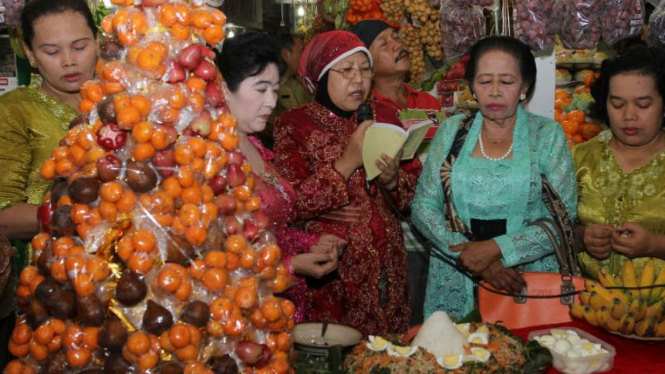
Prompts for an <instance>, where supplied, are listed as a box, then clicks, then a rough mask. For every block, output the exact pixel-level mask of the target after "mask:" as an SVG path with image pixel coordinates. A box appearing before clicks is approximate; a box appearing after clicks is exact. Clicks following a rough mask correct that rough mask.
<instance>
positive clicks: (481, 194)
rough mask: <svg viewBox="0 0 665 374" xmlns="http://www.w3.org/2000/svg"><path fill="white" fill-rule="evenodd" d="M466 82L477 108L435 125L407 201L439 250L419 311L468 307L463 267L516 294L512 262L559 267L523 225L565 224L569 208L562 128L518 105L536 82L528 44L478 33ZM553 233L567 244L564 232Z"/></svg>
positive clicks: (569, 175) (518, 285)
mask: <svg viewBox="0 0 665 374" xmlns="http://www.w3.org/2000/svg"><path fill="white" fill-rule="evenodd" d="M466 79H467V80H468V81H469V82H470V85H471V87H472V90H473V92H474V96H475V97H476V98H477V100H478V104H479V106H480V110H479V111H478V112H477V113H472V114H471V115H467V116H465V115H460V116H455V117H452V118H450V119H448V120H447V121H446V123H444V125H442V126H441V127H440V128H439V131H438V132H437V134H436V137H435V138H434V140H433V141H432V145H431V149H430V152H429V157H428V159H427V161H426V163H425V166H424V168H423V175H422V176H421V178H420V181H419V184H418V189H417V191H416V196H415V198H414V200H413V205H412V207H411V210H412V217H413V220H414V223H415V224H416V226H417V227H418V228H419V229H420V231H421V232H422V233H423V234H425V236H426V237H427V238H428V239H429V240H430V241H431V242H432V243H433V244H434V246H435V250H436V252H438V253H439V255H432V256H431V260H430V273H429V280H428V285H427V296H426V301H425V315H426V316H427V315H429V314H431V313H432V312H434V311H436V310H444V311H446V312H447V313H448V314H449V315H451V316H453V317H455V318H461V317H464V316H465V315H466V314H467V313H469V312H470V311H471V310H472V309H473V308H474V285H473V282H472V281H471V279H469V278H468V277H466V276H465V275H464V273H463V272H462V271H464V272H465V273H467V274H468V273H470V274H472V275H473V276H475V277H478V278H480V279H483V280H485V281H487V282H489V283H490V284H491V285H492V286H494V287H496V288H498V289H502V290H507V291H511V292H515V293H519V292H520V291H521V289H522V286H523V285H524V281H523V279H522V277H521V276H520V275H519V273H518V271H517V270H516V269H515V267H516V266H518V265H523V266H524V269H525V270H527V271H542V272H558V271H559V265H558V263H557V260H556V258H555V256H554V254H553V247H552V244H551V242H550V239H549V238H548V236H547V235H546V233H545V232H544V231H543V230H542V229H541V228H539V227H536V226H530V223H531V222H533V221H535V220H537V219H539V218H543V217H552V218H554V219H555V220H556V221H557V222H559V223H560V224H562V225H564V224H565V225H567V226H568V227H569V228H570V227H571V220H574V218H575V213H576V191H575V173H574V168H573V163H572V159H571V155H570V149H569V147H568V143H567V141H566V137H565V136H564V132H563V130H562V129H561V127H560V126H559V125H558V124H557V123H556V122H554V121H553V120H551V119H548V118H544V117H540V116H537V115H535V114H532V113H529V112H528V111H526V110H525V109H523V108H522V106H521V104H522V103H523V102H524V101H525V100H527V98H528V97H530V96H531V94H532V92H533V89H534V86H535V80H536V64H535V60H534V57H533V55H532V54H531V51H530V50H529V48H528V47H527V46H526V45H525V44H523V43H521V42H520V41H518V40H517V39H513V38H509V37H489V38H486V39H483V40H481V41H479V42H478V43H477V44H476V45H475V46H474V47H473V48H472V50H471V59H470V61H469V64H468V67H467V71H466ZM552 192H554V194H553V193H552ZM554 195H556V196H554ZM544 200H546V201H548V202H550V201H551V202H553V203H552V204H551V205H552V206H553V208H552V210H550V209H548V207H547V206H546V204H545V203H544ZM568 232H569V233H572V230H570V231H568ZM559 240H567V241H568V242H569V243H570V242H572V235H569V237H567V238H559ZM442 255H445V256H448V257H447V258H446V260H444V259H442V257H441V256H442ZM450 259H452V261H449V260H450ZM455 261H456V262H455Z"/></svg>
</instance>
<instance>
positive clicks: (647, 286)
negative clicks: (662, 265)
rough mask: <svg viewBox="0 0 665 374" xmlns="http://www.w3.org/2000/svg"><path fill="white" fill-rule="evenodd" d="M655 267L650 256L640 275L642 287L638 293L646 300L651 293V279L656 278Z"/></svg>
mask: <svg viewBox="0 0 665 374" xmlns="http://www.w3.org/2000/svg"><path fill="white" fill-rule="evenodd" d="M655 272H656V268H655V264H654V262H653V258H650V259H649V260H648V261H647V263H646V264H645V265H644V268H643V269H642V274H641V275H640V287H643V288H642V289H641V290H640V295H641V296H642V298H643V299H644V300H645V301H646V300H649V296H650V295H651V286H653V281H654V279H655V278H656V274H655Z"/></svg>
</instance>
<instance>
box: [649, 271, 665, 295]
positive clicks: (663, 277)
mask: <svg viewBox="0 0 665 374" xmlns="http://www.w3.org/2000/svg"><path fill="white" fill-rule="evenodd" d="M653 284H655V285H659V284H665V266H663V267H662V268H661V269H660V273H658V277H657V278H656V280H655V281H654V282H653ZM663 292H665V286H663V287H655V288H653V289H652V290H651V295H650V296H649V303H651V304H653V303H655V302H656V301H658V300H659V299H661V296H660V294H661V293H663Z"/></svg>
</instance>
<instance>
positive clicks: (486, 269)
mask: <svg viewBox="0 0 665 374" xmlns="http://www.w3.org/2000/svg"><path fill="white" fill-rule="evenodd" d="M450 251H451V252H459V253H460V256H459V259H458V262H459V264H460V265H461V266H463V267H465V268H466V269H468V270H469V271H470V272H471V273H472V274H473V275H475V276H478V277H480V278H482V279H483V280H485V281H486V282H487V283H489V284H491V285H492V287H494V288H497V289H500V290H506V291H508V292H512V293H520V292H521V291H522V288H523V287H524V286H525V285H526V282H525V281H524V278H523V277H522V276H521V275H520V274H519V272H518V271H517V270H515V269H514V268H509V267H505V266H503V263H502V262H501V249H500V248H499V246H498V245H497V244H496V242H495V241H494V240H485V241H479V242H467V243H462V244H459V245H456V246H453V247H450Z"/></svg>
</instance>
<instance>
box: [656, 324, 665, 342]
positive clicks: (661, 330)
mask: <svg viewBox="0 0 665 374" xmlns="http://www.w3.org/2000/svg"><path fill="white" fill-rule="evenodd" d="M656 336H657V337H659V338H662V337H664V336H665V321H661V322H660V323H658V325H656Z"/></svg>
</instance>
